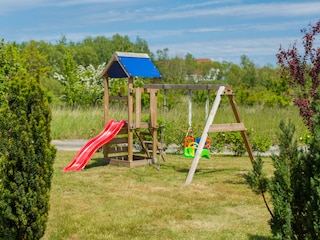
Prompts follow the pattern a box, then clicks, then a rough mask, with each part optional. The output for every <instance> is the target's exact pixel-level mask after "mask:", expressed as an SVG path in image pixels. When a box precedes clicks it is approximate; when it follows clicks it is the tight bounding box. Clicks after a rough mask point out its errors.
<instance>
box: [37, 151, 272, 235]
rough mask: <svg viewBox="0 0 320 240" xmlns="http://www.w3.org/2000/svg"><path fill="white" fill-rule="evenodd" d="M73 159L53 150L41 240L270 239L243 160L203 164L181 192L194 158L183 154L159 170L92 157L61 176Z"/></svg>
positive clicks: (217, 157)
mask: <svg viewBox="0 0 320 240" xmlns="http://www.w3.org/2000/svg"><path fill="white" fill-rule="evenodd" d="M75 154H76V152H69V151H58V154H57V158H56V161H55V164H54V168H55V173H54V176H53V183H52V189H51V198H50V205H51V209H50V213H49V221H48V223H47V231H46V234H45V236H44V238H43V239H44V240H46V239H50V240H55V239H93V240H94V239H104V240H105V239H117V240H118V239H119V240H121V239H126V240H127V239H155V240H156V239H161V240H164V239H175V240H176V239H181V240H182V239H183V240H186V239H271V234H270V229H269V225H268V223H267V221H268V220H269V218H270V216H269V214H268V212H267V210H266V208H265V206H264V204H263V200H262V198H261V197H260V196H257V195H254V194H253V193H252V192H251V190H250V189H248V187H247V185H246V184H245V180H244V178H243V175H244V174H245V173H247V172H248V171H249V170H250V169H251V164H250V160H249V158H248V157H232V156H225V155H212V156H211V158H210V160H208V159H201V160H200V162H199V164H198V168H197V171H196V174H195V176H194V179H193V182H192V183H191V184H190V185H188V186H185V185H184V181H185V178H186V176H187V173H188V170H189V168H190V165H191V161H192V159H191V160H190V159H186V158H184V157H182V156H180V155H168V158H167V161H166V162H161V165H160V169H159V170H158V169H157V167H158V165H152V166H141V167H136V168H132V169H129V168H123V167H116V166H109V165H105V164H104V162H103V160H102V159H101V158H102V153H96V154H95V155H94V157H93V159H92V160H91V161H90V162H89V163H88V165H87V167H86V168H85V170H83V171H81V172H73V173H62V172H60V170H61V169H62V168H63V167H65V166H66V165H67V164H68V163H69V162H70V161H71V160H72V158H73V157H74V155H75ZM265 160H266V167H267V169H268V170H270V172H271V163H270V159H268V158H266V159H265Z"/></svg>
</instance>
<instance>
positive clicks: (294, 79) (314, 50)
mask: <svg viewBox="0 0 320 240" xmlns="http://www.w3.org/2000/svg"><path fill="white" fill-rule="evenodd" d="M301 32H302V33H303V34H304V36H303V38H302V45H303V47H304V52H303V54H302V55H301V54H300V52H299V50H298V47H297V42H295V43H294V44H293V45H292V46H291V47H290V48H289V49H288V50H285V49H283V47H280V49H279V53H278V54H277V57H278V63H279V66H280V69H281V76H282V77H283V78H284V79H285V80H286V81H287V83H288V84H289V86H290V88H291V89H292V91H291V92H290V93H291V95H292V96H293V97H294V104H295V105H296V106H298V107H299V109H300V115H301V117H302V118H303V120H304V122H305V123H306V125H307V126H308V127H309V129H310V130H311V131H312V117H313V116H314V114H315V112H316V111H315V105H314V104H313V103H315V102H316V101H317V100H319V99H320V92H319V90H318V88H319V85H320V47H316V46H315V43H317V41H316V37H317V35H318V34H319V33H320V20H319V21H318V22H317V23H316V24H315V25H314V26H312V25H311V24H309V29H302V30H301Z"/></svg>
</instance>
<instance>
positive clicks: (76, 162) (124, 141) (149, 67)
mask: <svg viewBox="0 0 320 240" xmlns="http://www.w3.org/2000/svg"><path fill="white" fill-rule="evenodd" d="M101 76H102V77H103V78H104V84H105V85H104V91H105V92H104V122H105V128H104V129H103V130H102V131H101V132H100V133H99V134H98V135H97V136H96V137H94V138H92V139H91V140H90V141H88V142H87V143H86V144H85V145H84V146H83V147H82V148H81V149H80V150H79V152H78V153H77V155H76V156H75V157H74V159H73V160H72V161H71V163H70V164H69V165H68V166H66V167H65V168H64V169H62V171H63V172H70V171H80V170H82V169H83V168H84V167H85V166H86V164H87V163H88V162H89V161H90V159H91V157H92V155H93V154H94V153H95V152H96V151H97V150H98V149H99V148H101V147H102V148H103V155H104V159H105V160H107V162H108V163H109V164H110V165H117V166H124V167H135V166H139V165H146V164H152V163H155V162H156V161H157V160H156V159H157V155H160V157H161V158H162V160H163V161H166V154H165V151H164V148H163V147H164V143H163V142H159V141H158V136H157V135H158V133H157V132H158V129H159V125H158V123H157V93H158V91H160V90H162V91H164V92H165V91H167V90H189V91H192V90H208V91H210V90H215V91H217V93H216V97H215V100H214V103H213V106H212V109H211V111H210V113H209V115H208V117H207V120H206V125H205V128H204V130H203V133H202V135H201V137H200V138H197V139H195V138H194V137H193V136H192V135H191V131H188V132H187V135H186V137H185V142H184V156H185V157H188V158H193V162H192V165H191V167H190V170H189V173H188V176H187V179H186V182H185V183H186V184H189V183H190V182H191V181H192V178H193V175H194V173H195V170H196V167H197V164H198V162H199V159H200V158H201V157H205V158H209V157H210V151H209V148H210V140H209V139H208V134H209V133H210V132H230V131H239V132H240V133H241V136H242V138H243V141H244V144H245V147H246V150H247V152H248V155H249V157H250V160H251V162H253V161H254V157H253V152H252V149H251V146H250V144H249V140H248V137H247V134H246V128H245V126H244V124H243V122H241V119H240V116H239V113H238V110H237V107H236V104H235V102H234V99H233V92H232V89H231V87H230V86H224V85H215V84H156V81H157V79H160V78H161V77H162V76H161V74H160V72H159V71H158V69H157V68H156V67H155V65H154V64H153V63H152V61H151V59H150V57H149V56H148V55H147V54H144V53H131V52H115V53H114V54H113V56H112V57H111V59H110V60H109V62H108V64H107V65H106V67H105V69H104V70H103V72H102V74H101ZM135 77H141V78H151V79H153V82H154V84H145V85H143V86H142V87H139V88H135V87H134V85H133V83H134V79H135ZM111 78H112V79H119V78H127V79H128V82H127V83H128V92H127V96H119V95H117V96H111V95H110V93H109V88H110V85H109V79H111ZM142 94H148V95H149V99H150V104H149V105H150V109H149V114H150V122H142V121H141V118H142V103H141V99H142V98H141V96H142ZM222 95H226V96H227V97H228V99H229V102H230V104H231V107H232V110H233V113H234V116H235V119H236V121H237V122H236V123H227V124H212V123H213V120H214V117H215V115H216V112H217V109H218V107H219V104H220V101H221V96H222ZM111 100H117V101H124V102H125V104H126V105H127V111H128V119H127V120H118V121H116V120H113V119H110V118H109V103H110V101H111ZM189 107H190V105H189ZM133 110H134V111H133ZM190 116H191V115H190V111H189V125H191V120H190V119H191V117H190ZM134 135H136V136H137V138H138V139H139V141H140V143H141V146H142V148H143V150H144V151H143V152H144V153H140V152H139V153H137V152H135V151H134V147H133V146H134ZM150 139H151V140H150Z"/></svg>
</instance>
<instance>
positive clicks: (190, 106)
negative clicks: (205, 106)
mask: <svg viewBox="0 0 320 240" xmlns="http://www.w3.org/2000/svg"><path fill="white" fill-rule="evenodd" d="M188 113H189V118H188V122H189V130H191V128H192V99H191V91H190V90H189V109H188Z"/></svg>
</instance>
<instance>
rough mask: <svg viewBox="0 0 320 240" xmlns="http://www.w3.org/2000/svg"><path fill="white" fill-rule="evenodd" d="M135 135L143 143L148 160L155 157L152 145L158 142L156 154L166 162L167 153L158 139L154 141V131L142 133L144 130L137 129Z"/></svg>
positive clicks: (149, 130)
mask: <svg viewBox="0 0 320 240" xmlns="http://www.w3.org/2000/svg"><path fill="white" fill-rule="evenodd" d="M144 130H145V129H144ZM135 133H136V135H137V137H138V139H139V141H140V143H141V147H142V149H143V150H144V151H145V153H146V154H147V157H148V158H152V156H153V147H152V144H153V142H154V141H156V146H157V149H156V153H157V154H158V155H160V156H161V158H162V160H163V161H166V153H165V151H164V149H163V146H162V145H161V143H159V142H158V141H157V139H153V134H152V130H151V129H150V128H148V129H147V131H142V129H135Z"/></svg>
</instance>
